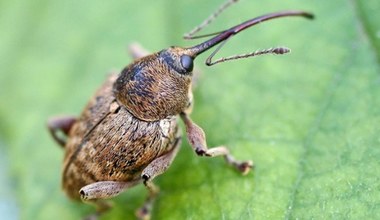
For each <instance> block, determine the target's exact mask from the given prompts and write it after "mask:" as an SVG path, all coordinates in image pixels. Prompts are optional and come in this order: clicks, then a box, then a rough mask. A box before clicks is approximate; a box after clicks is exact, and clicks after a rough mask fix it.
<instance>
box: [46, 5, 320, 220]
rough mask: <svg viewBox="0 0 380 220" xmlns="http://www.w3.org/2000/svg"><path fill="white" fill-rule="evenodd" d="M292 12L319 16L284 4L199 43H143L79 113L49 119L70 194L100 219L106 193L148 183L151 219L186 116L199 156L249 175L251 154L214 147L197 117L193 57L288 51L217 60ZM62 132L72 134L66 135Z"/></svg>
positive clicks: (145, 210)
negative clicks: (153, 47)
mask: <svg viewBox="0 0 380 220" xmlns="http://www.w3.org/2000/svg"><path fill="white" fill-rule="evenodd" d="M235 1H237V0H229V1H228V2H227V3H226V4H225V5H223V6H222V7H221V8H220V9H219V10H218V11H217V12H216V13H214V14H213V15H212V16H211V17H210V18H209V19H208V20H206V21H205V22H204V25H201V26H198V27H197V28H196V29H195V30H194V31H193V32H191V33H190V34H189V35H187V36H186V37H185V38H190V39H194V38H197V37H193V36H192V35H193V34H194V33H195V32H197V31H198V30H200V29H202V28H203V27H204V26H206V24H207V23H210V21H211V20H212V19H214V18H215V17H216V16H217V15H218V14H219V13H220V12H221V11H222V10H224V8H226V7H227V6H228V5H229V4H231V3H232V2H235ZM288 16H301V17H306V18H313V15H312V14H310V13H307V12H303V11H282V12H277V13H271V14H267V15H264V16H260V17H257V18H253V19H250V20H248V21H246V22H243V23H241V24H239V25H236V26H234V27H232V28H229V29H227V30H224V31H221V32H218V33H214V34H209V35H203V36H201V37H205V36H212V35H216V36H214V37H212V38H211V39H209V40H207V41H205V42H203V43H200V44H198V45H196V46H193V47H188V48H182V47H170V48H168V49H165V50H161V51H159V52H157V53H153V54H150V55H148V54H147V53H146V52H145V51H143V50H142V49H139V48H137V49H136V48H135V49H133V50H132V53H133V55H134V57H135V58H136V59H135V60H134V61H133V62H132V63H131V64H130V65H128V66H127V67H125V68H124V69H123V70H122V71H121V73H119V74H113V75H110V76H109V77H108V79H107V80H106V82H105V83H104V84H103V85H102V86H101V87H100V88H99V89H98V91H97V92H96V93H95V96H94V97H93V98H92V99H91V100H90V101H89V103H88V104H87V106H86V107H85V108H84V110H83V112H82V114H81V115H80V116H79V117H68V116H66V117H62V116H61V117H55V118H52V119H50V120H49V121H48V127H49V129H50V132H51V134H52V136H53V138H54V139H55V140H56V141H57V142H58V143H59V144H60V145H61V146H62V147H64V149H65V157H64V162H63V174H62V186H63V189H64V191H65V192H66V193H67V195H68V196H69V197H70V198H72V199H76V200H82V201H84V202H88V203H93V204H95V205H96V207H97V213H96V214H94V215H92V216H91V218H96V216H97V215H99V214H100V213H102V212H104V211H105V210H107V209H108V208H109V204H108V203H107V202H105V201H104V199H108V198H112V197H115V196H117V195H118V194H120V193H121V192H123V191H125V190H126V189H128V188H130V187H132V186H135V185H136V184H139V183H143V184H144V185H145V186H146V188H147V189H148V191H149V195H148V198H147V199H146V202H145V203H144V205H143V206H142V207H141V208H140V209H139V210H138V211H137V212H136V214H137V216H138V217H139V218H141V219H148V218H149V216H150V212H151V209H152V203H153V200H154V198H155V196H156V195H157V193H158V188H157V187H156V186H155V185H154V184H153V182H152V181H153V179H154V178H155V177H156V176H158V175H160V174H162V173H164V172H165V171H166V170H167V169H168V167H169V166H170V164H171V163H172V161H173V159H174V157H175V156H176V154H177V152H178V150H179V147H180V144H181V134H180V130H179V127H178V121H179V118H181V119H182V121H183V122H184V124H185V128H186V134H187V138H188V141H189V143H190V145H191V146H192V148H193V150H194V151H195V153H196V154H197V155H198V156H206V157H215V156H223V157H224V158H225V160H226V162H227V163H228V164H229V165H231V166H232V167H234V168H235V169H237V170H238V171H239V172H241V173H242V174H247V173H248V172H249V170H250V169H251V168H252V166H253V163H252V162H251V161H238V160H235V158H234V157H233V156H232V155H231V154H230V152H229V150H228V149H227V148H226V147H225V146H218V147H214V148H208V146H207V144H206V138H205V134H204V132H203V130H202V129H201V128H200V127H199V126H198V125H196V124H195V123H194V122H193V121H192V120H191V119H190V116H189V115H190V113H191V110H192V106H193V100H192V99H193V95H192V77H193V73H192V72H193V61H194V59H195V58H196V57H197V56H198V55H199V54H201V53H203V52H204V51H206V50H208V49H210V48H212V47H214V46H215V45H217V44H220V43H221V44H220V46H219V47H218V48H217V49H216V50H215V51H214V52H213V53H212V54H211V55H210V56H209V57H208V59H207V61H206V64H207V65H213V64H215V63H219V62H224V61H227V60H231V59H239V58H245V57H251V56H257V55H261V54H270V53H271V54H283V53H287V52H289V49H287V48H283V47H278V48H273V49H268V50H261V51H256V52H253V53H248V54H244V55H235V56H232V57H227V58H221V59H219V60H216V61H214V62H212V61H211V58H212V57H213V56H214V55H215V54H216V52H217V51H218V50H219V49H220V48H221V46H222V45H223V44H224V43H225V42H226V41H227V40H228V39H230V38H231V37H232V36H234V35H235V34H237V33H239V32H241V31H243V30H245V29H247V28H249V27H251V26H253V25H256V24H259V23H261V22H264V21H267V20H270V19H274V18H281V17H288ZM60 132H61V133H63V134H64V135H65V136H66V137H62V136H60V135H59V134H60Z"/></svg>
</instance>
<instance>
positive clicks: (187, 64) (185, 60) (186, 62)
mask: <svg viewBox="0 0 380 220" xmlns="http://www.w3.org/2000/svg"><path fill="white" fill-rule="evenodd" d="M181 65H182V67H183V68H184V69H185V70H186V71H187V72H191V71H193V67H194V63H193V58H191V57H190V56H188V55H183V56H182V57H181Z"/></svg>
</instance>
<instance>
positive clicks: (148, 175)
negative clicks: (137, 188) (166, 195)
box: [136, 137, 181, 220]
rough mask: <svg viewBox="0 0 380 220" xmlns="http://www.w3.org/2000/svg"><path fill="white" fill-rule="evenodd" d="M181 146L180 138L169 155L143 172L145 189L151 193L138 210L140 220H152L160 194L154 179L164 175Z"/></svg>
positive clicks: (158, 159)
mask: <svg viewBox="0 0 380 220" xmlns="http://www.w3.org/2000/svg"><path fill="white" fill-rule="evenodd" d="M180 145H181V138H180V137H178V138H176V140H175V143H174V147H173V149H172V150H171V151H169V152H168V153H166V154H164V155H162V156H161V157H159V158H157V159H155V160H153V161H152V162H151V163H150V164H149V165H148V166H147V167H146V168H145V169H144V170H143V172H142V174H141V178H142V179H143V181H144V185H145V187H146V188H147V189H148V191H149V195H148V198H147V199H146V201H145V203H144V205H143V206H142V207H141V208H140V209H139V210H137V212H136V215H137V217H138V218H139V219H144V220H146V219H150V214H151V211H152V206H153V202H154V200H155V198H156V196H157V194H158V192H159V188H158V187H157V186H156V185H155V184H154V183H153V179H154V178H155V177H156V176H158V175H161V174H162V173H164V172H165V171H166V170H167V169H168V168H169V166H170V165H171V163H172V162H173V159H174V158H175V156H176V155H177V152H178V150H179V147H180Z"/></svg>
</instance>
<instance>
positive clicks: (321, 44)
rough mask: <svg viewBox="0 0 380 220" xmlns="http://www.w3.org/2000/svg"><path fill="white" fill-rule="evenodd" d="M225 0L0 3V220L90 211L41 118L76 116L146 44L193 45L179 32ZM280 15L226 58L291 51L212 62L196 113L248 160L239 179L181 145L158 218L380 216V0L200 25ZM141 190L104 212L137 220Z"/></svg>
mask: <svg viewBox="0 0 380 220" xmlns="http://www.w3.org/2000/svg"><path fill="white" fill-rule="evenodd" d="M222 2H223V1H222V0H208V1H203V0H186V1H184V0H183V1H181V0H178V1H170V0H156V1H153V0H150V1H131V0H127V1H115V0H110V1H98V0H93V1H73V0H67V1H56V0H50V1H46V0H34V1H26V0H24V1H22V0H14V1H0V57H1V59H0V219H10V220H12V219H79V218H80V217H82V216H85V215H86V214H89V213H91V212H92V211H93V209H92V207H88V206H86V205H82V204H79V203H75V202H71V201H69V200H68V199H67V198H66V197H65V195H64V193H63V192H62V191H61V189H60V172H61V168H62V167H61V162H62V158H63V151H62V149H60V148H59V147H58V146H57V144H56V143H54V142H53V140H52V138H51V137H50V136H49V134H48V132H47V129H46V126H45V122H46V120H47V118H48V117H49V116H52V115H57V114H75V115H78V114H79V113H80V112H81V110H82V108H83V107H84V105H85V103H86V102H87V100H88V99H89V98H90V97H91V95H92V94H93V92H94V90H95V89H96V88H97V87H98V86H99V85H100V84H101V83H102V81H103V80H104V79H105V77H106V75H107V73H108V72H109V71H111V70H117V71H118V70H120V69H122V68H123V67H124V66H125V65H127V64H128V63H130V62H131V59H130V57H129V56H128V55H127V52H126V49H127V46H128V44H130V43H132V42H135V41H138V42H140V43H141V44H142V45H144V47H145V48H147V49H149V50H151V51H158V50H161V49H163V48H167V47H169V46H171V45H180V46H191V45H194V44H195V43H198V42H199V41H194V42H186V41H184V40H183V39H182V38H181V37H182V35H183V33H185V32H187V31H189V30H190V29H192V28H193V27H194V26H195V25H197V24H199V23H200V22H201V21H203V19H204V18H206V17H207V16H208V15H209V14H210V13H211V12H213V11H214V10H215V9H216V8H217V7H218V6H219V5H220V4H222ZM284 9H303V10H307V11H310V12H313V13H315V15H316V18H317V19H316V20H314V21H308V20H305V19H301V18H285V19H281V20H275V21H270V22H268V23H265V24H262V25H259V26H257V27H255V28H252V29H250V30H247V31H245V32H244V33H242V34H240V35H238V36H236V37H235V38H234V39H232V40H230V41H229V42H228V44H227V45H226V46H225V47H224V48H223V49H222V52H221V53H220V54H219V56H225V55H232V54H237V53H244V52H250V51H254V50H256V49H265V48H269V47H272V46H279V45H285V46H288V47H290V48H291V49H292V51H293V52H292V53H291V54H289V55H286V56H262V57H257V58H252V59H246V60H239V61H234V62H229V63H224V64H220V65H216V66H214V67H206V66H205V65H204V60H205V59H206V56H207V55H208V54H209V53H210V52H206V53H205V54H204V55H202V56H200V58H198V59H197V62H196V66H197V67H199V68H200V69H201V70H202V72H203V74H202V76H201V80H200V83H199V86H198V88H197V91H195V102H196V103H195V104H196V105H195V109H194V112H193V115H192V117H193V119H194V121H196V122H197V123H198V124H199V125H200V126H201V127H203V128H204V130H205V132H206V134H207V138H208V143H209V145H210V146H214V145H219V144H226V145H228V146H229V147H230V149H231V151H232V152H233V153H234V155H236V157H239V158H245V159H252V160H253V161H254V162H255V164H256V169H255V170H254V172H253V173H251V174H249V175H248V176H246V177H242V176H240V175H239V174H237V173H235V172H234V171H233V170H231V169H228V168H227V166H226V165H225V164H224V162H223V160H222V159H220V158H219V159H207V158H198V157H196V156H195V154H194V153H193V152H192V150H191V149H190V147H189V146H188V144H187V143H186V141H185V142H184V144H183V147H182V150H181V151H180V153H179V155H178V157H177V158H176V160H175V161H174V163H173V165H172V166H171V168H170V169H169V171H168V172H167V173H165V174H164V175H162V176H160V177H158V178H157V179H156V182H157V183H158V185H159V186H160V187H161V194H160V195H159V197H158V199H157V202H156V205H155V209H154V212H153V219H360V218H362V219H379V218H380V181H379V173H380V148H379V145H380V138H379V132H380V127H379V122H380V99H379V95H380V87H379V86H380V75H379V74H380V71H379V70H380V68H379V64H380V23H379V21H380V13H379V11H380V2H379V1H378V0H366V1H359V0H346V1H343V0H336V1H331V0H330V1H328V0H320V1H311V0H287V1H274V0H270V1H260V0H241V2H240V3H239V4H237V5H234V6H233V7H231V8H230V9H229V10H228V11H226V12H225V13H224V14H223V15H222V16H221V17H220V18H219V19H218V20H217V21H215V23H214V24H213V25H211V26H210V27H208V28H207V30H205V31H204V32H203V33H209V32H213V31H217V30H221V29H225V28H227V27H230V26H232V25H235V24H237V23H240V22H242V21H245V20H247V19H249V18H252V17H255V16H258V15H262V14H265V13H268V12H273V11H278V10H284ZM145 196H146V190H145V189H144V187H142V186H138V187H135V188H133V189H131V190H129V191H128V192H126V193H124V194H123V195H121V196H119V197H117V198H115V199H114V201H115V208H114V209H113V210H112V211H110V212H109V213H107V214H106V215H104V216H103V219H132V218H134V210H135V209H136V208H137V207H139V205H141V204H142V202H143V201H144V199H145Z"/></svg>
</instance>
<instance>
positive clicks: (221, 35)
mask: <svg viewBox="0 0 380 220" xmlns="http://www.w3.org/2000/svg"><path fill="white" fill-rule="evenodd" d="M290 16H300V17H305V18H308V19H313V18H314V15H313V14H311V13H308V12H304V11H282V12H276V13H271V14H267V15H263V16H260V17H256V18H253V19H250V20H248V21H245V22H243V23H241V24H239V25H236V26H234V27H232V28H230V29H227V30H225V31H222V32H217V33H215V34H218V35H217V36H215V37H213V38H211V39H209V40H207V41H205V42H203V43H200V44H198V45H196V46H193V47H190V48H187V49H188V50H189V52H190V53H189V55H191V56H193V57H194V58H195V57H196V56H198V55H199V54H201V53H203V52H204V51H206V50H208V49H210V48H212V47H214V46H215V45H217V44H219V43H221V42H223V43H222V44H221V45H220V46H219V47H218V48H217V49H216V50H215V51H214V52H213V53H212V54H211V55H210V56H209V57H208V58H207V60H206V64H207V65H213V64H216V63H220V62H224V61H226V60H232V59H239V58H245V57H249V56H257V55H260V53H257V52H256V53H249V54H245V55H237V56H234V57H229V58H228V59H225V58H222V59H219V60H217V61H215V62H212V61H211V59H212V57H213V56H214V55H215V54H216V53H217V52H218V51H219V49H220V48H221V47H222V46H223V45H224V43H225V42H226V40H228V39H229V38H230V37H232V36H234V35H236V34H237V33H239V32H241V31H243V30H245V29H247V28H249V27H251V26H254V25H256V24H259V23H261V22H264V21H268V20H271V19H275V18H281V17H290ZM211 35H213V34H211ZM205 36H207V35H205ZM281 48H283V47H279V48H274V49H271V51H272V52H271V51H269V50H265V51H267V53H274V54H283V53H277V52H278V50H281ZM267 53H262V54H267Z"/></svg>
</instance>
